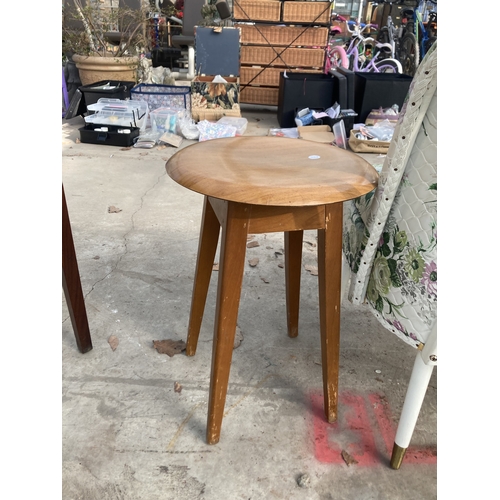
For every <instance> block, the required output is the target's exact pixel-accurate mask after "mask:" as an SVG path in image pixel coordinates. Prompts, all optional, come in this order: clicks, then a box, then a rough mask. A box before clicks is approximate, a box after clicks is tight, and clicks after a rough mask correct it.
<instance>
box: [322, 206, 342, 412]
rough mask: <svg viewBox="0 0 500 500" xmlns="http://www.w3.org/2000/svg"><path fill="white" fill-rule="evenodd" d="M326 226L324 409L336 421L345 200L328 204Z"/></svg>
mask: <svg viewBox="0 0 500 500" xmlns="http://www.w3.org/2000/svg"><path fill="white" fill-rule="evenodd" d="M325 221H326V225H325V229H318V285H319V314H320V329H321V360H322V370H323V393H324V401H325V402H324V405H325V406H324V410H325V416H326V418H327V420H328V422H335V421H336V420H337V402H338V378H339V351H340V296H341V281H342V279H341V274H342V203H334V204H332V205H326V206H325Z"/></svg>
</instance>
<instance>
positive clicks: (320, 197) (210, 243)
mask: <svg viewBox="0 0 500 500" xmlns="http://www.w3.org/2000/svg"><path fill="white" fill-rule="evenodd" d="M166 169H167V173H168V175H169V176H170V177H171V178H172V179H173V180H174V181H176V182H178V183H179V184H180V185H182V186H184V187H186V188H188V189H190V190H192V191H196V192H198V193H201V194H203V195H205V201H204V207H203V219H202V224H201V231H200V240H199V248H198V258H197V264H196V272H195V278H194V287H193V295H192V299H191V311H190V318H189V329H188V338H187V346H186V354H187V355H188V356H193V355H194V354H195V352H196V346H197V343H198V336H199V332H200V327H201V321H202V317H203V312H204V309H205V302H206V297H207V292H208V286H209V283H210V276H211V273H212V267H213V262H214V258H215V253H216V250H217V244H218V241H219V233H220V228H222V236H221V249H220V259H219V277H218V285H217V304H216V318H215V328H214V342H213V352H212V373H211V376H210V396H209V406H208V423H207V442H208V443H209V444H215V443H217V442H218V441H219V438H220V430H221V425H222V417H223V414H224V405H225V400H226V393H227V384H228V380H229V370H230V365H231V358H232V351H233V345H234V336H235V331H236V321H237V316H238V306H239V300H240V293H241V284H242V280H243V269H244V262H245V253H246V243H247V234H249V233H251V234H254V233H272V232H281V231H283V232H284V234H285V282H286V302H287V327H288V335H289V336H290V337H296V336H297V335H298V318H299V297H300V274H301V261H302V239H303V231H304V230H310V229H317V230H318V285H319V312H320V330H321V353H322V354H321V356H322V370H323V391H324V408H325V416H326V418H327V419H328V421H329V422H333V421H335V420H336V418H337V395H338V365H339V343H340V297H341V269H342V267H341V263H342V226H343V221H342V204H343V202H344V201H347V200H350V199H353V198H357V197H358V196H362V195H364V194H366V193H369V192H370V191H372V190H373V189H375V187H376V186H377V182H378V174H377V172H376V170H375V169H374V168H373V167H372V166H371V165H370V164H369V163H368V162H367V161H365V160H364V159H362V158H361V157H359V156H357V155H355V154H354V153H351V152H348V151H345V150H343V149H339V148H337V147H334V146H331V145H328V144H320V143H316V142H312V141H306V140H302V139H288V138H283V137H253V136H252V137H232V138H226V139H215V140H210V141H205V142H198V143H196V144H193V145H190V146H187V147H186V148H184V149H181V150H180V151H178V152H176V153H175V154H174V155H173V156H172V157H171V158H170V159H169V160H168V161H167V164H166ZM326 277H328V279H327V278H326Z"/></svg>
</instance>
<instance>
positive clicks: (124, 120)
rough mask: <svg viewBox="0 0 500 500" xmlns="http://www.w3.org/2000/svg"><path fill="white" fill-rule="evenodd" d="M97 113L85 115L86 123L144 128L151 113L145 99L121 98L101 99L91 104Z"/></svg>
mask: <svg viewBox="0 0 500 500" xmlns="http://www.w3.org/2000/svg"><path fill="white" fill-rule="evenodd" d="M89 109H90V110H91V111H95V114H93V115H89V116H86V117H85V122H86V123H92V124H96V125H115V126H119V127H137V128H139V129H142V130H144V129H145V128H146V121H147V118H148V114H149V109H148V104H147V102H144V101H132V100H129V101H122V100H120V99H99V100H98V101H97V103H95V104H91V105H90V106H89Z"/></svg>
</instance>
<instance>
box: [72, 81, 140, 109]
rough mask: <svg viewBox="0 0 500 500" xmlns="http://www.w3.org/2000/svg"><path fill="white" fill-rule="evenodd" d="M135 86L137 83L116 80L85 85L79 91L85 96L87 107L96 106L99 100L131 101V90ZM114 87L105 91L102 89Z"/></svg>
mask: <svg viewBox="0 0 500 500" xmlns="http://www.w3.org/2000/svg"><path fill="white" fill-rule="evenodd" d="M134 85H135V82H121V81H116V80H103V81H101V82H95V83H91V84H90V85H83V86H82V87H79V88H78V90H80V92H81V93H82V94H83V98H84V100H85V106H87V107H88V106H90V105H91V104H95V103H96V102H97V101H98V100H99V99H101V98H106V99H121V100H124V99H130V89H131V88H132V87H133V86H134ZM104 86H109V87H113V88H110V89H103V88H102V87H104Z"/></svg>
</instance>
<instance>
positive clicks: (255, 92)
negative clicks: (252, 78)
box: [240, 87, 279, 106]
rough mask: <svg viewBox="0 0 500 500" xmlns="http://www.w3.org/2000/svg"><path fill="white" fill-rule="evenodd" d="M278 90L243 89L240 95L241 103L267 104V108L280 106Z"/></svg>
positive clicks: (261, 88)
mask: <svg viewBox="0 0 500 500" xmlns="http://www.w3.org/2000/svg"><path fill="white" fill-rule="evenodd" d="M278 92H279V89H277V88H268V87H243V88H242V90H241V94H240V102H242V103H247V104H265V105H267V106H277V105H278Z"/></svg>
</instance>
